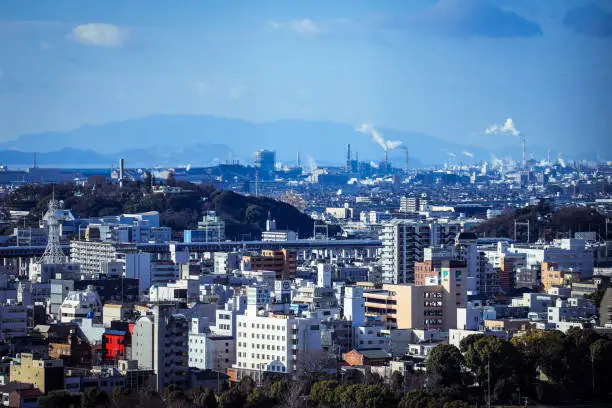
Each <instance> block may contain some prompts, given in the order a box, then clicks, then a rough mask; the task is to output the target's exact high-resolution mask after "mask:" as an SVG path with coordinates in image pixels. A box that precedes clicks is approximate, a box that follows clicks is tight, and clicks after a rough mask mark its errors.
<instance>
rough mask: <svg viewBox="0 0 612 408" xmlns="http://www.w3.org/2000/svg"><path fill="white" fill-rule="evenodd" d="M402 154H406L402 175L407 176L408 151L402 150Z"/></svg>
mask: <svg viewBox="0 0 612 408" xmlns="http://www.w3.org/2000/svg"><path fill="white" fill-rule="evenodd" d="M404 153H406V162H405V163H404V173H406V174H408V149H407V148H406V149H404Z"/></svg>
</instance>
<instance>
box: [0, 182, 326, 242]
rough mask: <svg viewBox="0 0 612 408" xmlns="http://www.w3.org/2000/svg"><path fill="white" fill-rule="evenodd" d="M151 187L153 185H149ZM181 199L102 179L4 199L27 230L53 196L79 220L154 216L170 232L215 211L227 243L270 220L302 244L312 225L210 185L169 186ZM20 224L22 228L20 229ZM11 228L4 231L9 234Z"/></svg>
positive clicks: (273, 204)
mask: <svg viewBox="0 0 612 408" xmlns="http://www.w3.org/2000/svg"><path fill="white" fill-rule="evenodd" d="M153 183H154V181H153ZM165 183H167V185H171V186H173V187H181V188H183V189H184V193H181V194H163V193H152V192H151V187H152V186H151V184H149V185H147V184H146V183H144V182H140V181H138V182H131V183H126V184H125V185H124V186H123V188H119V187H118V186H117V185H116V184H112V183H109V182H108V181H106V180H104V179H103V178H100V177H92V178H90V180H89V182H88V183H87V184H86V185H84V186H78V185H76V184H58V185H55V186H52V185H49V184H30V185H24V186H21V187H19V188H17V189H15V190H13V191H11V192H10V193H9V194H8V196H6V197H5V198H4V208H5V209H6V210H21V211H29V212H30V214H29V216H28V217H27V219H26V220H24V221H25V224H26V225H30V226H36V225H38V220H39V219H40V218H41V217H42V215H43V214H44V212H45V211H46V209H47V203H48V202H49V200H50V199H51V197H52V195H53V194H55V197H56V199H58V200H61V201H62V202H63V207H64V208H66V209H70V210H72V211H73V213H74V214H75V215H76V216H78V217H79V218H88V217H102V216H109V215H119V214H122V213H136V212H144V211H158V212H159V213H160V220H161V221H160V222H161V225H162V226H167V227H171V228H172V229H173V230H174V231H181V230H184V229H195V228H197V223H198V221H200V220H201V219H202V217H203V216H204V215H205V214H206V213H207V212H208V211H216V213H217V215H219V216H220V217H221V218H222V219H223V220H225V221H226V236H227V238H228V239H232V240H239V239H242V238H247V239H258V238H259V237H260V236H261V231H262V230H264V229H265V225H266V219H267V217H268V214H270V216H271V217H272V218H273V219H275V220H276V225H277V228H278V229H290V230H293V231H296V232H298V233H299V235H300V237H301V238H306V237H309V236H311V235H312V231H313V224H314V221H313V220H312V219H311V218H310V217H309V216H308V215H306V214H304V213H302V212H300V211H299V210H298V209H296V208H295V207H293V206H291V205H289V204H286V203H283V202H280V201H276V200H273V199H271V198H267V197H256V196H245V195H242V194H238V193H235V192H232V191H226V190H215V189H214V188H213V187H212V186H210V185H208V184H202V185H200V184H193V183H189V182H183V181H176V180H172V179H170V180H167V181H166V182H165ZM23 224H24V223H23V222H22V223H21V224H20V225H23ZM12 228H13V226H12V225H8V226H6V227H5V230H4V231H3V233H5V234H6V233H10V232H11V231H12Z"/></svg>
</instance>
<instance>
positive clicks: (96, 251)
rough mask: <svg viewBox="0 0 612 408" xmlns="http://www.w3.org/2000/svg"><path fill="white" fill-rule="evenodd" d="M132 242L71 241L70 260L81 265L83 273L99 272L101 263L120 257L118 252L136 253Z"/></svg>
mask: <svg viewBox="0 0 612 408" xmlns="http://www.w3.org/2000/svg"><path fill="white" fill-rule="evenodd" d="M136 252H137V250H136V246H135V245H134V244H125V243H116V242H97V241H71V242H70V261H71V262H72V263H76V264H80V265H81V272H82V273H83V274H84V275H94V274H96V273H100V271H102V269H103V265H104V264H106V263H108V262H114V261H116V260H117V259H119V258H120V256H119V254H129V253H136Z"/></svg>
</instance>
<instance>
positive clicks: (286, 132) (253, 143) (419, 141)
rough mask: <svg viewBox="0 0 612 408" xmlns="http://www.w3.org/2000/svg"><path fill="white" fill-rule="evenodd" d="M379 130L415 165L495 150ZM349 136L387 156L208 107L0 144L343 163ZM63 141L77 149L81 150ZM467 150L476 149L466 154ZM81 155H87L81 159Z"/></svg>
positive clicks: (337, 136)
mask: <svg viewBox="0 0 612 408" xmlns="http://www.w3.org/2000/svg"><path fill="white" fill-rule="evenodd" d="M380 131H381V132H382V133H383V135H384V137H385V138H386V139H390V140H399V141H401V142H402V144H403V145H404V146H406V147H407V148H408V150H409V153H410V167H416V166H418V165H422V164H423V163H425V164H442V163H444V162H445V161H446V160H447V159H449V157H450V156H449V154H451V155H452V154H455V155H457V156H456V157H455V158H454V161H456V162H461V161H463V162H465V163H469V162H473V161H476V160H481V159H482V160H488V159H490V157H491V152H490V151H489V150H486V149H482V148H480V147H475V146H468V145H462V144H460V143H453V142H448V141H446V140H442V139H439V138H436V137H434V136H430V135H426V134H421V133H411V132H402V131H396V130H390V129H384V128H381V129H380ZM349 143H350V144H351V151H352V152H353V157H354V156H355V155H356V154H358V155H359V158H360V160H365V161H374V162H379V161H381V160H382V159H383V157H384V151H383V149H382V148H381V147H379V146H378V145H377V144H376V143H375V142H373V141H372V140H371V138H370V136H368V135H366V134H362V133H358V132H356V131H355V129H354V127H353V126H350V125H347V124H341V123H333V122H316V121H303V120H279V121H274V122H266V123H252V122H248V121H246V120H242V119H231V118H221V117H215V116H207V115H153V116H147V117H143V118H139V119H131V120H125V121H118V122H110V123H107V124H103V125H95V126H94V125H86V126H82V127H79V128H77V129H74V130H70V131H66V132H43V133H36V134H26V135H22V136H19V137H18V138H16V139H15V140H12V141H9V142H5V143H2V144H0V148H4V149H12V150H17V151H20V152H31V151H32V150H33V147H34V146H35V149H36V151H38V152H40V153H41V156H40V157H41V158H42V157H44V155H43V154H45V153H46V154H50V153H52V152H63V154H64V155H66V156H68V157H66V158H65V160H64V161H62V162H66V163H68V162H70V163H81V162H82V163H90V160H104V161H103V163H114V162H116V161H117V159H118V158H119V157H125V158H126V163H127V164H128V165H133V166H154V165H174V166H176V165H181V164H183V165H187V164H191V165H192V166H203V165H210V164H213V163H216V162H225V161H228V160H240V161H241V162H242V163H245V162H247V163H250V162H252V158H253V152H255V151H256V150H258V149H273V150H276V152H277V160H279V161H282V162H289V163H295V161H296V155H297V153H298V152H299V153H300V156H301V160H302V163H303V164H304V165H305V166H309V165H313V164H315V163H316V162H324V163H337V164H343V163H344V162H345V160H346V150H347V144H349ZM65 149H73V151H72V153H75V154H72V155H70V153H71V151H66V150H65ZM5 151H6V150H5ZM463 151H469V152H470V153H471V154H473V157H468V156H462V152H463ZM76 152H79V153H76ZM80 152H87V153H86V154H85V153H83V154H81V153H80ZM15 154H17V153H15ZM508 154H513V155H515V154H518V146H517V151H516V153H515V152H514V151H510V152H508V151H507V150H506V151H504V156H505V155H508ZM96 155H97V156H96ZM71 156H72V157H71ZM404 157H405V154H404V150H401V149H396V150H392V151H389V159H390V160H391V161H392V162H393V164H395V165H396V166H398V167H403V164H404V161H405V159H404ZM517 157H518V156H517ZM78 158H80V159H79V160H81V161H77V162H75V159H78ZM109 159H110V160H109ZM0 160H2V156H0ZM10 160H15V159H14V158H10ZM28 162H31V158H30V160H28ZM58 163H59V162H58Z"/></svg>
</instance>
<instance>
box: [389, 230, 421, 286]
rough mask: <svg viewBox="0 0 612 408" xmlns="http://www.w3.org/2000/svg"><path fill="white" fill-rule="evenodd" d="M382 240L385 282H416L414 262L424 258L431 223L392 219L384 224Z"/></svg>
mask: <svg viewBox="0 0 612 408" xmlns="http://www.w3.org/2000/svg"><path fill="white" fill-rule="evenodd" d="M381 240H382V244H383V249H382V256H381V261H382V279H383V282H385V283H409V282H414V264H415V262H419V261H422V260H423V249H424V248H425V247H428V246H430V242H431V239H430V227H429V225H428V224H425V223H418V222H414V221H409V220H397V219H396V220H391V221H389V222H388V223H385V224H383V228H382V233H381Z"/></svg>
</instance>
